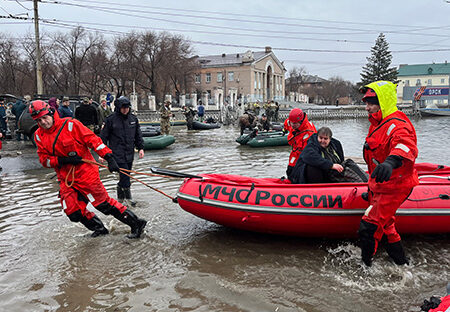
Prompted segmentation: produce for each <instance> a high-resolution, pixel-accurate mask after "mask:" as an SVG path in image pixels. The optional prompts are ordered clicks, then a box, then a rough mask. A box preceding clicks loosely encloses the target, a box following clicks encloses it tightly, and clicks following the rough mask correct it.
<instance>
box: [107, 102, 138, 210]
mask: <svg viewBox="0 0 450 312" xmlns="http://www.w3.org/2000/svg"><path fill="white" fill-rule="evenodd" d="M114 105H115V109H114V113H113V114H112V115H109V116H108V117H107V118H106V120H105V126H104V127H103V129H102V131H101V133H100V137H101V138H102V140H103V142H104V143H105V144H106V145H108V146H109V148H111V150H112V152H113V156H114V158H115V160H116V161H117V164H118V165H119V167H120V168H123V169H128V170H131V167H132V166H133V159H134V148H135V147H136V148H137V149H138V151H139V159H141V158H143V157H144V141H143V139H142V132H141V127H140V125H139V121H138V119H137V117H136V116H135V115H133V114H132V113H131V112H130V106H131V103H130V100H129V99H128V98H127V97H125V96H121V97H119V98H118V99H117V100H116V101H115V102H114ZM130 186H131V182H130V177H129V176H126V175H124V174H122V173H120V180H119V183H117V198H118V199H119V202H123V201H124V199H127V200H129V201H130V204H131V205H132V206H134V205H135V204H136V202H134V201H133V200H132V198H131V190H130Z"/></svg>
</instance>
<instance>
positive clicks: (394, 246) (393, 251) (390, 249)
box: [386, 241, 409, 265]
mask: <svg viewBox="0 0 450 312" xmlns="http://www.w3.org/2000/svg"><path fill="white" fill-rule="evenodd" d="M386 251H387V253H388V255H389V257H391V258H392V260H394V262H395V264H397V265H403V264H409V259H408V258H407V257H406V255H405V250H404V249H403V245H402V241H398V242H395V243H388V244H387V245H386Z"/></svg>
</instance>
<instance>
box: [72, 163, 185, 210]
mask: <svg viewBox="0 0 450 312" xmlns="http://www.w3.org/2000/svg"><path fill="white" fill-rule="evenodd" d="M82 161H83V162H85V163H87V164H92V165H96V166H99V167H102V168H106V169H108V166H107V165H104V164H101V163H99V162H96V161H93V160H89V159H82ZM119 172H120V173H121V174H124V175H126V176H128V177H130V178H131V179H133V180H135V181H137V182H139V183H142V184H143V185H145V186H147V187H148V188H150V189H152V190H154V191H156V192H158V193H161V194H162V195H164V196H166V197H168V198H170V199H171V200H172V201H173V202H174V203H176V202H177V199H176V198H174V197H172V196H170V195H168V194H166V193H164V192H163V191H161V190H159V189H157V188H155V187H153V186H151V185H149V184H147V183H145V182H144V181H141V180H139V179H138V178H135V177H133V176H132V175H131V174H130V173H135V174H141V175H146V176H152V177H164V178H167V176H165V175H159V174H153V173H147V172H139V171H135V170H129V169H124V168H119ZM69 176H72V181H70V182H69V181H68V180H69ZM74 181H75V166H72V167H71V168H70V170H69V173H68V174H67V176H66V181H65V183H66V186H68V187H71V186H72V185H73V183H74Z"/></svg>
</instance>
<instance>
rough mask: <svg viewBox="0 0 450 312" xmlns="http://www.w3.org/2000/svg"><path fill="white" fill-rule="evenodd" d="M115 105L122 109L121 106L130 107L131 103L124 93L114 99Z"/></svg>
mask: <svg viewBox="0 0 450 312" xmlns="http://www.w3.org/2000/svg"><path fill="white" fill-rule="evenodd" d="M114 105H115V106H116V108H118V109H120V108H121V107H130V106H131V103H130V100H129V99H128V98H127V97H126V96H123V95H122V96H121V97H119V98H118V99H116V100H115V101H114Z"/></svg>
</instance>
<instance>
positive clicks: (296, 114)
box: [283, 108, 317, 180]
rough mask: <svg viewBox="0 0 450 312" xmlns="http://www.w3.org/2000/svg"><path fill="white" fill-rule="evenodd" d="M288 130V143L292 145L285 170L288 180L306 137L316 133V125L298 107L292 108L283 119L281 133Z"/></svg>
mask: <svg viewBox="0 0 450 312" xmlns="http://www.w3.org/2000/svg"><path fill="white" fill-rule="evenodd" d="M286 132H289V134H288V143H289V145H291V146H292V151H291V154H290V155H289V163H288V167H287V170H286V175H287V177H288V179H289V180H290V178H289V177H290V175H291V173H292V170H293V169H294V167H295V164H296V163H297V160H298V157H299V156H300V154H301V153H302V151H303V149H304V148H305V147H306V144H307V142H308V139H309V137H310V136H311V135H313V134H314V133H316V132H317V131H316V127H315V126H314V125H313V123H312V122H310V121H309V120H308V117H307V116H306V113H304V112H303V111H302V110H301V109H300V108H294V109H292V110H291V112H290V113H289V117H288V119H286V120H285V121H284V129H283V133H286Z"/></svg>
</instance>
